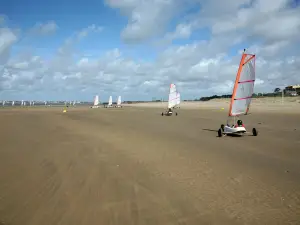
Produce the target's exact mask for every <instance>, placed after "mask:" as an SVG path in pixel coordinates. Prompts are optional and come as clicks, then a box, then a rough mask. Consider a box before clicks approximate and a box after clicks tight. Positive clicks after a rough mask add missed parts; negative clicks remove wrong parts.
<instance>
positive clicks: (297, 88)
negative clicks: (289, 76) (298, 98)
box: [284, 84, 300, 96]
mask: <svg viewBox="0 0 300 225" xmlns="http://www.w3.org/2000/svg"><path fill="white" fill-rule="evenodd" d="M284 92H285V93H286V94H289V95H294V96H295V95H300V84H296V85H291V86H287V87H285V89H284Z"/></svg>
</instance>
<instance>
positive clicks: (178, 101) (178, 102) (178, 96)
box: [176, 92, 180, 106]
mask: <svg viewBox="0 0 300 225" xmlns="http://www.w3.org/2000/svg"><path fill="white" fill-rule="evenodd" d="M176 105H177V106H179V105H180V93H179V92H177V104H176Z"/></svg>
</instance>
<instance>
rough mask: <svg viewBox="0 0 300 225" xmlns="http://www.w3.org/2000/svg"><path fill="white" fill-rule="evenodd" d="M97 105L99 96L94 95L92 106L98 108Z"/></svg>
mask: <svg viewBox="0 0 300 225" xmlns="http://www.w3.org/2000/svg"><path fill="white" fill-rule="evenodd" d="M98 105H99V96H98V95H96V96H95V99H94V106H98Z"/></svg>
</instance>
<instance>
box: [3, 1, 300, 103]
mask: <svg viewBox="0 0 300 225" xmlns="http://www.w3.org/2000/svg"><path fill="white" fill-rule="evenodd" d="M244 48H247V49H248V52H249V53H253V54H256V55H257V60H256V68H257V69H256V77H257V80H256V84H255V86H256V87H255V89H256V91H257V92H262V91H265V92H267V91H272V90H273V89H274V88H275V87H283V86H285V85H289V84H295V83H300V72H299V71H300V1H299V0H226V1H225V0H224V1H221V0H104V1H101V0H76V1H71V0H51V1H50V0H45V1H41V0H9V1H2V2H1V8H0V100H1V99H5V100H12V99H16V100H17V99H28V100H31V99H32V100H50V99H53V100H92V99H93V95H95V94H98V95H99V96H100V100H102V101H106V100H107V99H108V96H109V95H113V96H114V98H116V96H117V95H122V98H123V100H130V99H132V100H140V99H144V100H151V99H152V98H153V97H155V98H167V95H168V88H169V84H170V83H175V84H177V86H178V89H179V91H180V92H181V96H182V98H183V99H191V98H192V99H193V98H196V97H201V96H208V95H212V94H230V93H231V89H232V86H233V82H234V80H235V76H236V71H237V66H238V63H239V60H240V56H241V51H242V49H244Z"/></svg>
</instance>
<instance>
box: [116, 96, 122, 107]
mask: <svg viewBox="0 0 300 225" xmlns="http://www.w3.org/2000/svg"><path fill="white" fill-rule="evenodd" d="M121 103H122V101H121V96H119V97H118V101H117V105H118V106H120V105H121Z"/></svg>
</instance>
